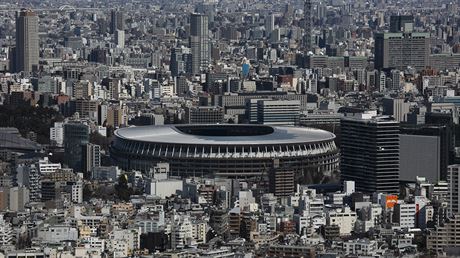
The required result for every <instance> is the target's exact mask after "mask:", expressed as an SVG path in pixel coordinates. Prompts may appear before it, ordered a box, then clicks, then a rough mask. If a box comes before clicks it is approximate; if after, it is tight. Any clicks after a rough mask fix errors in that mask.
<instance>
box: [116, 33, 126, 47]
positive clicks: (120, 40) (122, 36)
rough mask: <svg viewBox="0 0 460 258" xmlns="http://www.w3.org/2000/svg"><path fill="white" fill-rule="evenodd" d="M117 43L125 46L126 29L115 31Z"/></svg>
mask: <svg viewBox="0 0 460 258" xmlns="http://www.w3.org/2000/svg"><path fill="white" fill-rule="evenodd" d="M115 44H117V46H118V47H119V48H124V47H125V31H124V30H116V31H115Z"/></svg>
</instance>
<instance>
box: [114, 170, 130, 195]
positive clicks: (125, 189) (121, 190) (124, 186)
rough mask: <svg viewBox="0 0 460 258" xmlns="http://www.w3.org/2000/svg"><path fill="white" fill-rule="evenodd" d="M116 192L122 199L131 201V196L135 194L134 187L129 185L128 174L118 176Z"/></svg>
mask: <svg viewBox="0 0 460 258" xmlns="http://www.w3.org/2000/svg"><path fill="white" fill-rule="evenodd" d="M115 192H116V194H117V196H118V198H119V199H120V200H123V201H129V197H130V196H131V195H132V194H133V189H132V188H131V187H129V186H128V176H127V175H125V174H123V175H121V176H120V177H118V183H117V185H116V186H115Z"/></svg>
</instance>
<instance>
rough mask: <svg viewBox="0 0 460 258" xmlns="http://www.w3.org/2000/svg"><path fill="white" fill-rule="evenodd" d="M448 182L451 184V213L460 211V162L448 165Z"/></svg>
mask: <svg viewBox="0 0 460 258" xmlns="http://www.w3.org/2000/svg"><path fill="white" fill-rule="evenodd" d="M447 183H448V184H449V186H448V188H449V199H448V201H449V215H453V214H458V213H459V212H460V164H455V165H450V166H448V167H447Z"/></svg>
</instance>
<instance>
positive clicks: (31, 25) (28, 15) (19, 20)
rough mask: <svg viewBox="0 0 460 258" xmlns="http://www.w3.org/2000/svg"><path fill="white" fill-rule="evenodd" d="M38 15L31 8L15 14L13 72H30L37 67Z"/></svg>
mask: <svg viewBox="0 0 460 258" xmlns="http://www.w3.org/2000/svg"><path fill="white" fill-rule="evenodd" d="M38 52H39V40H38V16H37V15H36V14H35V13H34V12H33V11H31V10H21V11H20V12H18V13H17V14H16V51H15V59H16V60H15V72H25V73H31V72H32V71H33V69H34V67H38V56H39V53H38Z"/></svg>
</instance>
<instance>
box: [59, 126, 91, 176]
mask: <svg viewBox="0 0 460 258" xmlns="http://www.w3.org/2000/svg"><path fill="white" fill-rule="evenodd" d="M88 143H89V127H88V126H87V125H85V124H83V123H68V124H65V125H64V156H65V160H66V161H67V165H69V167H70V168H73V169H74V170H75V171H76V172H81V171H82V169H83V166H82V160H83V147H84V146H86V145H87V144H88Z"/></svg>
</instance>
